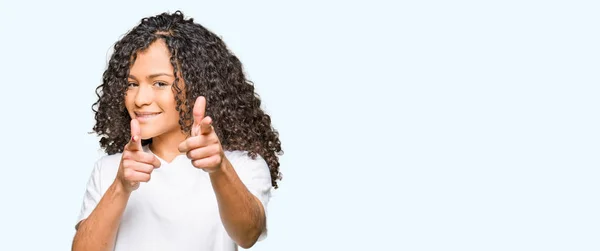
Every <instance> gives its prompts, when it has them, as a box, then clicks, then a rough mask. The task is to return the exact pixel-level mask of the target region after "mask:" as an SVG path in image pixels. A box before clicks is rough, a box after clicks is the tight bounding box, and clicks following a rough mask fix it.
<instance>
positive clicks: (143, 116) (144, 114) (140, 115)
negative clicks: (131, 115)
mask: <svg viewBox="0 0 600 251" xmlns="http://www.w3.org/2000/svg"><path fill="white" fill-rule="evenodd" d="M159 114H161V112H136V113H135V116H136V117H137V118H140V119H149V118H153V117H155V116H156V115H159Z"/></svg>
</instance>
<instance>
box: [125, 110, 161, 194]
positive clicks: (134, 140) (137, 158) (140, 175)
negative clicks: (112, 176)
mask: <svg viewBox="0 0 600 251" xmlns="http://www.w3.org/2000/svg"><path fill="white" fill-rule="evenodd" d="M159 167H160V160H158V158H156V156H154V154H152V153H147V152H144V150H143V149H142V140H141V130H140V124H139V122H138V121H137V120H136V119H132V120H131V140H130V141H129V143H127V145H125V148H124V149H123V155H122V156H121V164H120V166H119V172H118V173H117V180H116V181H117V182H118V183H120V185H122V187H123V188H124V189H125V191H127V192H132V191H134V190H136V189H137V188H138V187H139V186H140V182H148V181H150V174H151V173H152V171H153V170H154V168H159Z"/></svg>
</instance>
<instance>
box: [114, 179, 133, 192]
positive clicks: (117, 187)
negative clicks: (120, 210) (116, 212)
mask: <svg viewBox="0 0 600 251" xmlns="http://www.w3.org/2000/svg"><path fill="white" fill-rule="evenodd" d="M111 189H112V190H113V192H114V193H115V194H116V195H124V196H129V195H130V194H131V192H132V189H128V188H127V187H126V186H125V185H124V184H123V182H121V180H119V179H115V181H114V182H113V184H112V185H111Z"/></svg>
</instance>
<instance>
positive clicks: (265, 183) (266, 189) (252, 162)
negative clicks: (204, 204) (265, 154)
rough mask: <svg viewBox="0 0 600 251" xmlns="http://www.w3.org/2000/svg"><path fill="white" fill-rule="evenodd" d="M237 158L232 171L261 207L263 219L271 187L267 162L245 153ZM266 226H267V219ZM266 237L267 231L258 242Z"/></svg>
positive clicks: (258, 156) (259, 157)
mask: <svg viewBox="0 0 600 251" xmlns="http://www.w3.org/2000/svg"><path fill="white" fill-rule="evenodd" d="M236 157H237V158H238V159H237V160H236V161H234V162H233V163H232V165H233V166H234V169H235V171H236V173H237V175H238V177H240V180H241V181H242V182H243V183H244V185H246V188H248V190H249V191H250V193H252V194H253V195H254V196H256V198H258V200H260V202H261V203H262V205H263V208H264V210H265V217H266V216H267V211H268V210H267V204H268V203H269V200H270V199H271V195H272V190H273V186H272V184H271V171H270V170H269V166H268V165H267V162H266V161H265V160H264V159H263V158H262V157H261V156H260V155H257V156H256V159H252V158H251V157H250V156H248V154H247V152H243V153H241V154H239V155H236ZM266 218H267V225H268V222H269V221H268V217H266ZM266 237H267V229H266V228H265V230H264V231H263V233H262V234H261V235H260V237H259V238H258V240H259V241H261V240H263V239H265V238H266Z"/></svg>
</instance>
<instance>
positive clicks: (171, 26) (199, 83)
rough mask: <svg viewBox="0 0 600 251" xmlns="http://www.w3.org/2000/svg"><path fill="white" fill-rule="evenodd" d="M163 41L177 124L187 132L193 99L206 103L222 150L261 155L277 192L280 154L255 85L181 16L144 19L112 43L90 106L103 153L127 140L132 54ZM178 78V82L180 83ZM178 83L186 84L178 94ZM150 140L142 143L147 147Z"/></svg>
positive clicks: (216, 42)
mask: <svg viewBox="0 0 600 251" xmlns="http://www.w3.org/2000/svg"><path fill="white" fill-rule="evenodd" d="M159 39H160V40H163V41H164V42H165V44H166V45H167V47H168V49H169V52H170V54H171V65H172V66H173V69H174V72H173V76H175V82H174V84H173V85H172V86H173V87H172V88H173V92H174V93H175V94H176V97H177V98H176V99H177V111H178V112H179V125H180V127H181V129H182V131H184V132H187V133H188V134H189V131H190V129H191V126H192V121H193V117H192V114H191V112H189V111H192V109H193V106H194V101H195V99H196V97H198V96H204V97H205V98H206V102H207V107H206V116H210V117H211V118H212V119H213V127H214V128H215V131H216V133H217V135H219V139H220V141H221V145H222V146H223V149H225V150H230V151H234V150H242V151H247V152H248V155H249V156H250V157H251V158H253V159H254V158H256V155H257V154H258V155H260V156H261V157H263V158H264V159H265V161H266V162H267V164H268V166H269V169H270V172H271V183H272V185H273V187H274V188H278V184H277V181H278V180H280V179H281V173H280V172H279V157H278V155H282V154H283V151H282V149H281V142H280V140H279V134H278V132H277V131H276V130H275V129H274V128H273V127H272V126H271V118H270V116H269V115H268V114H266V113H265V112H264V111H263V110H262V109H261V107H260V106H261V100H260V97H259V95H258V94H256V93H255V91H254V83H253V82H252V81H249V80H247V79H246V77H245V75H244V71H243V67H242V64H241V62H240V60H239V59H238V58H237V57H236V56H235V55H234V54H233V53H232V52H231V51H230V50H229V49H228V48H227V46H226V45H225V43H224V42H223V41H222V40H221V39H220V38H219V37H218V36H217V35H215V34H214V33H212V32H211V31H209V30H207V29H206V28H205V27H203V26H202V25H200V24H197V23H194V20H193V18H187V19H186V18H185V16H184V15H183V13H182V12H181V11H176V12H175V13H172V14H170V13H166V12H165V13H162V14H160V15H156V16H152V17H146V18H143V19H142V20H141V22H140V23H139V24H138V25H137V26H135V27H134V28H133V29H132V30H130V31H129V32H128V33H127V34H125V36H124V37H123V38H122V39H120V40H119V41H117V42H116V43H115V44H114V52H113V54H112V55H111V58H110V60H109V62H108V66H107V68H106V70H105V71H104V73H103V76H102V84H101V85H99V86H98V87H97V88H96V95H97V96H98V101H97V102H95V103H94V104H93V105H92V110H93V111H94V113H95V120H96V124H95V125H94V127H93V130H94V132H95V133H97V134H98V135H99V136H100V145H101V147H102V148H103V149H104V150H105V152H106V153H107V154H115V153H120V152H122V151H123V148H124V146H125V145H126V144H127V142H128V141H129V138H130V123H129V121H130V120H131V117H130V116H129V113H128V112H127V109H126V108H125V92H126V90H127V85H128V82H127V76H128V75H129V70H130V67H131V66H132V65H133V63H134V62H135V60H136V55H137V52H139V51H143V50H145V49H146V48H148V46H149V45H150V44H152V43H153V42H155V41H157V40H159ZM180 77H181V78H182V79H180ZM179 81H183V83H185V85H184V86H185V90H181V89H180V86H181V85H178V83H179ZM150 142H151V139H148V140H144V141H143V142H142V144H144V145H146V144H148V143H150Z"/></svg>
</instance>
